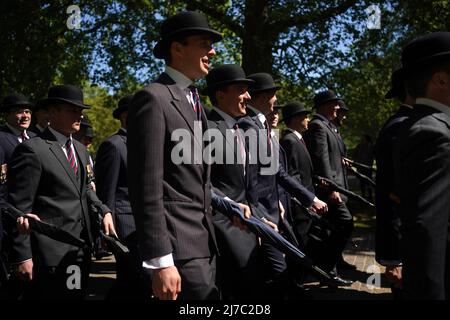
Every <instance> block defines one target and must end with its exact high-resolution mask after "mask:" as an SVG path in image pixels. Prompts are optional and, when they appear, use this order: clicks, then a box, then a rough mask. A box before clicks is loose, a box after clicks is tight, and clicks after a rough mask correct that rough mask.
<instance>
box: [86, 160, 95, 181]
mask: <svg viewBox="0 0 450 320" xmlns="http://www.w3.org/2000/svg"><path fill="white" fill-rule="evenodd" d="M86 173H87V178H88V183H91V182H94V181H95V176H94V171H93V170H92V166H91V165H90V164H88V165H86Z"/></svg>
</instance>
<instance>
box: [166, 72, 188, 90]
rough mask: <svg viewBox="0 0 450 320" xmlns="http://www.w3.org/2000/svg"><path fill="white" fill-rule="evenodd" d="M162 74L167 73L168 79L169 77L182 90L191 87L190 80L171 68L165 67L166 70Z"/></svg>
mask: <svg viewBox="0 0 450 320" xmlns="http://www.w3.org/2000/svg"><path fill="white" fill-rule="evenodd" d="M164 72H165V73H167V74H168V75H169V77H171V78H172V80H173V81H175V83H176V84H177V86H179V87H180V88H181V89H183V90H184V89H186V88H187V87H189V86H190V85H192V80H191V79H189V78H188V77H186V76H185V75H184V74H182V73H181V72H180V71H178V70H176V69H174V68H172V67H169V66H166V70H165V71H164Z"/></svg>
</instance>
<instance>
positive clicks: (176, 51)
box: [170, 41, 183, 57]
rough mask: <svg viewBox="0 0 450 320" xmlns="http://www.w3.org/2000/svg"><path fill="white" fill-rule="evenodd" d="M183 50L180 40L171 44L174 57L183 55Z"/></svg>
mask: <svg viewBox="0 0 450 320" xmlns="http://www.w3.org/2000/svg"><path fill="white" fill-rule="evenodd" d="M182 52H183V44H182V43H180V42H178V41H173V42H172V43H171V44H170V53H171V54H172V57H181V56H182Z"/></svg>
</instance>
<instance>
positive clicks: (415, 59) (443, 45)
mask: <svg viewBox="0 0 450 320" xmlns="http://www.w3.org/2000/svg"><path fill="white" fill-rule="evenodd" d="M442 59H449V60H450V32H443V31H442V32H434V33H430V34H427V35H425V36H422V37H419V38H417V39H414V40H413V41H411V42H409V43H408V44H407V45H406V46H405V48H404V49H403V51H402V66H403V69H405V71H407V72H410V71H414V70H415V69H420V68H421V67H424V66H426V65H427V64H428V63H432V62H435V61H439V60H442Z"/></svg>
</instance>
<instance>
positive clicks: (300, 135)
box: [286, 128, 303, 140]
mask: <svg viewBox="0 0 450 320" xmlns="http://www.w3.org/2000/svg"><path fill="white" fill-rule="evenodd" d="M286 131H290V132H292V133H293V134H295V135H296V136H297V138H299V139H300V140H302V139H303V136H302V134H301V133H300V132H298V131H297V130H294V129H291V128H286Z"/></svg>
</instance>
